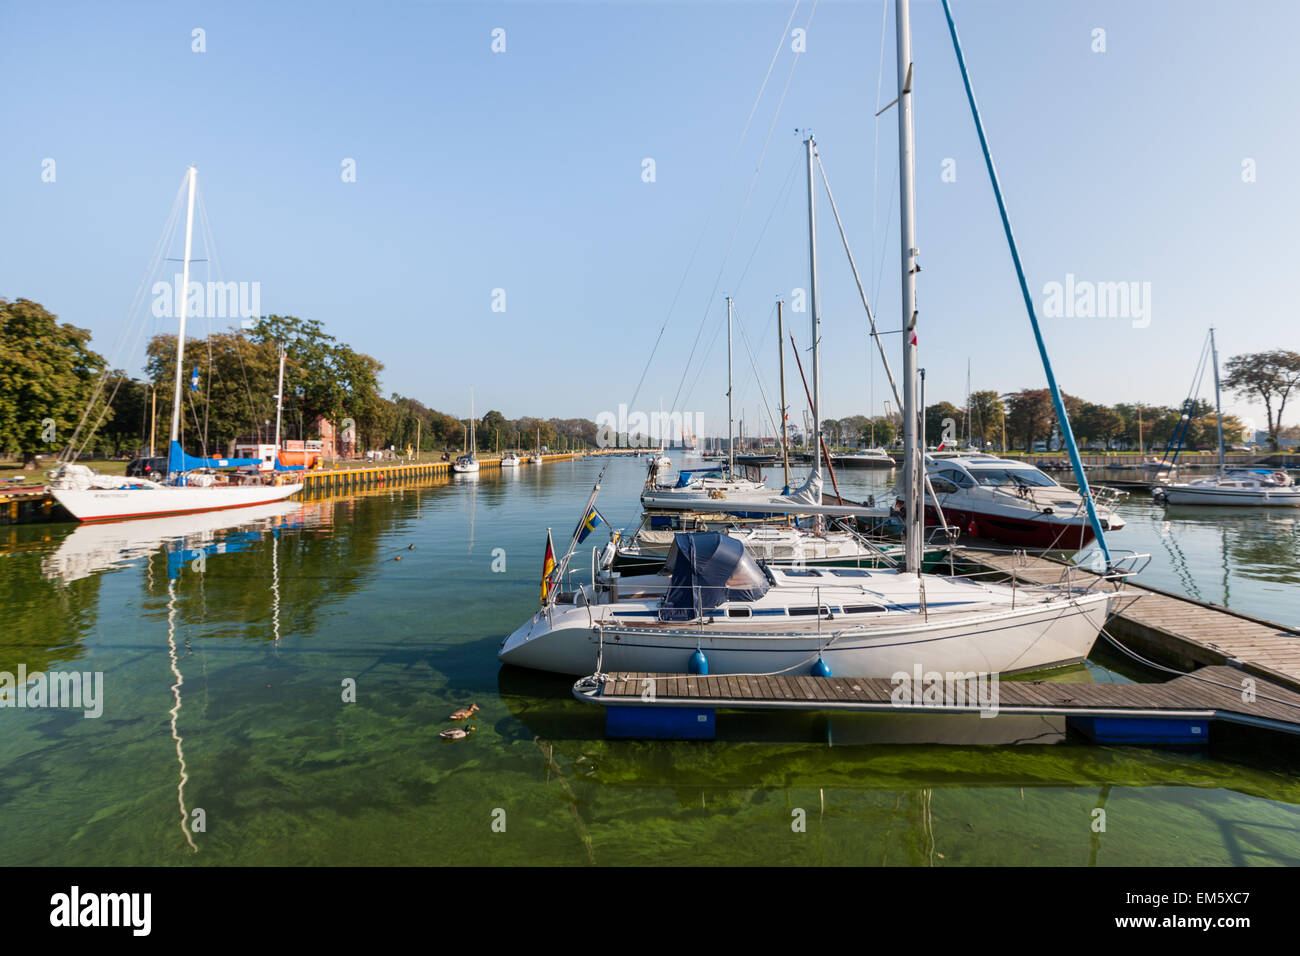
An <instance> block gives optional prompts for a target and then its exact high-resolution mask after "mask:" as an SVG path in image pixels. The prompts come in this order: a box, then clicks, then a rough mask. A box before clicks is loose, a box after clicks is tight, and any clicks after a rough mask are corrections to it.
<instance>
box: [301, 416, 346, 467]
mask: <svg viewBox="0 0 1300 956" xmlns="http://www.w3.org/2000/svg"><path fill="white" fill-rule="evenodd" d="M307 427H308V430H309V431H313V432H317V433H318V434H319V435H320V440H321V448H322V449H323V451H324V453H325V456H326V457H327V458H351V457H353V456H354V455H356V453H357V428H356V426H355V425H353V426H352V427H351V428H348V429H345V430H344V431H343V432H342V433H340V432H339V431H338V430H337V429H335V427H334V423H333V422H331V421H330V420H329V419H328V418H326V417H325V416H324V415H317V416H316V417H315V418H314V419H313V420H312V422H311V424H309V425H308V426H307Z"/></svg>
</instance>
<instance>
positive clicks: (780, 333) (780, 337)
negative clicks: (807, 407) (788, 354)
mask: <svg viewBox="0 0 1300 956" xmlns="http://www.w3.org/2000/svg"><path fill="white" fill-rule="evenodd" d="M783 305H785V303H784V302H782V301H781V300H780V299H777V300H776V354H777V355H778V356H780V359H781V462H782V464H783V465H784V466H785V491H786V493H787V494H789V492H790V446H789V444H788V443H787V442H786V433H785V420H786V418H787V417H788V416H787V414H786V412H787V411H788V406H787V405H786V404H785V331H784V329H785V326H784V325H783V324H782V322H783V320H782V318H781V307H782V306H783Z"/></svg>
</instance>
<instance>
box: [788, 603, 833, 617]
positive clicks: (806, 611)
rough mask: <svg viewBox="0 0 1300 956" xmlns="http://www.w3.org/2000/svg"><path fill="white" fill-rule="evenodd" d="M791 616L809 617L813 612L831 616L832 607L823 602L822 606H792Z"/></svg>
mask: <svg viewBox="0 0 1300 956" xmlns="http://www.w3.org/2000/svg"><path fill="white" fill-rule="evenodd" d="M789 613H790V616H791V617H801V616H803V617H807V616H811V615H813V614H820V615H821V616H822V617H830V615H831V609H830V608H829V607H827V606H826V605H825V604H823V605H822V606H821V607H792V608H790V612H789Z"/></svg>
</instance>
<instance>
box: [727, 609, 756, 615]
mask: <svg viewBox="0 0 1300 956" xmlns="http://www.w3.org/2000/svg"><path fill="white" fill-rule="evenodd" d="M753 616H754V612H753V611H751V610H750V609H749V608H747V607H729V608H727V617H753Z"/></svg>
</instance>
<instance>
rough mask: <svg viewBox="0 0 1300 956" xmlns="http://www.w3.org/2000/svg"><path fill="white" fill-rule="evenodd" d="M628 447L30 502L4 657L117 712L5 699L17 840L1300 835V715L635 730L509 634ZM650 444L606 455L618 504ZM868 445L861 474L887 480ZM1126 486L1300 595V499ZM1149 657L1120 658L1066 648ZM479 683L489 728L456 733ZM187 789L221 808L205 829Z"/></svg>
mask: <svg viewBox="0 0 1300 956" xmlns="http://www.w3.org/2000/svg"><path fill="white" fill-rule="evenodd" d="M598 468H599V463H598V462H567V463H559V464H552V465H546V466H543V467H541V468H533V467H527V468H522V469H519V470H518V472H517V473H513V474H512V473H510V472H506V473H505V474H492V473H488V472H484V473H483V474H481V475H479V476H477V478H473V477H471V478H469V479H468V480H461V481H447V482H442V483H438V484H427V485H421V486H403V487H394V488H393V489H390V490H383V491H374V492H370V493H368V494H363V495H361V496H358V497H355V498H347V499H328V500H321V501H314V502H306V503H304V504H301V505H298V504H294V505H290V506H287V507H283V508H278V507H272V508H270V509H268V510H266V511H262V512H258V515H259V517H257V519H256V520H248V519H247V518H244V517H235V518H231V517H229V516H225V517H214V518H210V519H207V522H208V523H207V526H206V527H203V528H199V527H196V525H197V524H199V523H200V519H194V518H190V519H172V520H164V521H163V522H162V523H161V524H159V523H155V522H128V523H126V524H122V525H115V526H110V527H108V528H90V527H87V528H79V529H75V530H74V529H73V527H72V526H51V525H46V526H22V527H12V528H3V529H0V553H2V554H3V556H0V600H2V601H3V607H4V611H5V614H4V623H5V628H4V630H3V632H0V670H2V671H10V672H14V671H16V670H17V668H18V665H19V664H25V665H26V667H27V669H28V670H29V671H33V670H38V669H42V668H51V669H58V670H65V671H66V670H74V669H75V670H78V671H102V672H103V673H104V685H105V703H104V712H103V716H102V717H100V718H99V719H84V718H83V717H82V716H81V713H80V711H69V710H26V709H24V710H18V709H0V727H2V728H3V730H2V732H0V862H2V863H5V864H40V863H60V864H123V865H134V864H178V865H205V864H261V863H282V864H349V863H358V864H385V863H403V864H423V863H490V864H529V863H538V864H547V863H562V864H569V863H571V864H589V863H596V864H651V865H654V864H683V863H685V864H691V863H733V864H764V863H811V864H820V863H824V864H848V863H866V864H877V863H884V864H904V865H952V864H968V863H982V864H1061V865H1086V864H1089V863H1097V864H1101V865H1125V864H1157V865H1160V864H1291V865H1295V864H1297V863H1300V760H1298V759H1297V758H1296V757H1295V756H1294V754H1295V752H1296V750H1295V747H1294V745H1293V744H1292V743H1291V742H1281V743H1279V742H1278V741H1270V742H1267V743H1256V742H1251V741H1236V742H1233V741H1226V740H1221V741H1219V742H1217V743H1216V746H1215V747H1214V748H1213V749H1211V750H1210V751H1208V752H1192V753H1177V752H1167V751H1160V750H1147V749H1142V748H1115V747H1094V746H1089V745H1086V744H1080V743H1075V742H1073V740H1071V741H1068V742H1067V741H1064V740H1063V737H1062V735H1061V727H1060V725H1059V724H1058V723H1056V722H1052V721H1045V720H1037V719H1035V720H1032V721H1028V722H1022V723H1020V724H1015V723H1012V722H1010V721H1009V719H1008V718H999V719H998V720H996V721H980V720H979V719H978V718H971V719H969V720H967V719H964V718H940V719H937V720H929V721H922V720H918V719H915V718H901V717H900V718H892V717H868V716H858V717H856V718H853V717H844V718H841V717H838V716H837V717H835V718H834V719H827V718H826V717H824V716H821V715H798V716H781V717H776V716H772V715H764V714H753V715H733V714H724V715H722V717H720V719H719V734H720V738H719V740H718V741H716V742H711V743H699V742H691V743H685V742H684V743H669V742H610V741H606V740H605V739H604V738H603V733H602V729H603V720H602V714H601V713H600V712H599V710H597V709H595V708H591V707H589V706H587V705H583V704H579V703H577V702H576V701H574V700H573V699H572V698H571V696H570V695H569V685H570V683H571V682H570V681H569V680H568V679H564V678H551V677H547V676H545V675H538V674H532V673H529V672H523V671H517V670H503V669H502V668H501V667H500V666H499V665H498V664H497V661H496V649H497V645H498V644H499V642H500V640H501V638H502V636H504V635H505V634H506V633H508V632H509V631H510V630H512V629H513V628H514V627H515V626H517V625H518V624H519V623H520V622H521V621H522V620H523V619H524V618H526V617H527V616H528V615H529V614H530V613H532V611H533V609H534V608H535V607H536V603H537V580H538V577H539V573H540V563H541V555H542V549H543V546H544V543H545V537H546V529H547V527H548V526H549V527H551V528H552V529H553V530H554V535H555V539H556V543H557V547H563V542H564V541H565V540H567V536H568V534H569V533H570V532H571V530H572V528H573V525H574V523H575V521H576V519H577V512H578V510H579V509H580V508H581V506H582V503H583V502H584V501H585V500H586V494H587V492H588V491H589V489H590V486H591V484H592V482H593V480H594V477H595V474H596V472H597V470H598ZM642 468H643V462H640V461H634V460H616V461H614V462H612V463H611V464H610V467H609V473H608V474H607V477H606V481H605V486H604V489H603V491H602V495H601V499H600V506H601V510H602V511H603V512H604V513H605V515H606V516H607V517H608V518H610V519H611V521H612V522H613V523H615V524H616V525H617V524H620V523H624V522H631V521H633V520H634V518H635V516H636V510H637V506H636V491H637V489H638V488H639V486H640V483H641V478H642V474H643V471H642ZM841 477H842V486H843V488H844V490H845V493H846V494H848V495H849V496H850V497H857V496H859V495H865V494H866V493H868V492H869V491H878V490H883V488H884V486H885V483H886V479H885V477H884V476H879V475H876V474H873V473H866V472H859V473H856V474H850V475H843V476H841ZM1123 509H1124V513H1125V515H1126V517H1127V518H1128V519H1129V520H1130V525H1129V527H1128V528H1127V529H1126V530H1125V531H1124V532H1122V534H1121V535H1117V536H1116V539H1115V546H1116V547H1127V548H1131V549H1135V550H1140V551H1146V552H1150V553H1152V555H1153V563H1152V565H1151V567H1150V568H1149V569H1148V570H1147V571H1146V572H1145V573H1144V575H1143V580H1145V581H1149V582H1150V583H1152V584H1155V585H1157V586H1161V587H1167V588H1170V589H1172V590H1178V591H1183V592H1185V593H1189V594H1193V595H1195V596H1198V597H1201V598H1204V599H1206V600H1211V601H1224V600H1225V599H1226V601H1227V603H1228V604H1229V605H1230V606H1232V607H1236V608H1240V609H1242V610H1245V611H1249V612H1252V613H1255V614H1258V615H1261V616H1264V617H1268V618H1272V619H1276V620H1280V621H1285V622H1287V623H1291V624H1300V602H1298V601H1297V600H1296V598H1295V594H1296V591H1295V590H1294V589H1295V585H1296V583H1297V581H1296V579H1297V574H1298V572H1297V570H1296V569H1297V565H1300V560H1298V558H1300V528H1298V526H1297V525H1298V522H1297V518H1300V516H1282V515H1265V514H1260V513H1257V512H1233V513H1227V514H1219V513H1217V512H1214V513H1212V512H1210V511H1207V510H1200V511H1192V510H1190V509H1187V510H1186V513H1179V512H1176V511H1174V510H1170V511H1169V512H1167V513H1166V511H1165V510H1164V509H1161V508H1157V507H1156V506H1154V505H1152V504H1149V503H1148V502H1147V501H1145V500H1144V499H1143V498H1141V497H1140V496H1135V497H1133V498H1131V499H1130V500H1129V501H1128V502H1127V503H1125V504H1124V505H1123ZM176 522H179V524H177V523H176ZM182 534H184V535H186V536H185V537H184V538H183V539H182V538H180V537H178V535H182ZM595 540H596V539H595V538H592V539H589V542H588V543H589V544H590V543H594V542H595ZM602 543H603V538H602ZM411 546H414V547H413V548H412V547H411ZM398 558H400V559H401V560H396V559H398ZM502 562H504V571H498V570H494V563H495V565H496V566H497V567H498V568H500V566H501V564H502ZM178 675H179V677H178ZM1145 676H1146V677H1147V679H1149V675H1145ZM1143 677H1144V675H1141V674H1135V673H1133V672H1131V671H1128V670H1126V669H1124V668H1123V667H1122V665H1120V664H1119V663H1118V662H1116V661H1114V660H1111V659H1108V658H1101V657H1099V659H1098V660H1097V661H1095V662H1093V663H1090V664H1089V665H1088V667H1086V668H1083V667H1080V668H1077V669H1075V670H1074V671H1072V672H1069V673H1064V674H1058V675H1056V679H1062V680H1126V679H1133V678H1137V679H1143ZM348 679H351V680H354V681H355V682H356V702H355V703H345V702H344V701H343V700H342V696H343V687H344V682H345V681H346V680H348ZM471 702H474V703H477V704H478V705H479V707H480V708H481V709H480V711H479V713H478V714H476V715H475V718H474V720H473V721H472V723H473V724H474V726H475V727H476V731H475V733H474V734H473V735H472V736H471V737H470V738H468V739H466V740H462V741H454V742H447V741H443V740H441V739H440V738H439V736H438V732H439V731H440V730H442V729H444V728H446V727H448V726H451V722H450V721H448V720H447V719H446V717H447V715H448V714H449V713H451V711H453V710H455V709H458V708H460V707H465V706H468V705H469V704H470V703H471ZM1017 742H1018V743H1017ZM1096 807H1103V808H1104V809H1105V810H1106V812H1107V817H1106V822H1107V825H1106V831H1105V832H1104V833H1094V832H1093V831H1092V829H1091V826H1090V824H1091V821H1092V819H1093V817H1092V811H1093V809H1094V808H1096ZM182 808H184V812H185V814H186V817H187V818H189V819H193V816H192V814H193V812H194V811H195V810H201V811H202V814H201V816H202V818H203V822H204V824H205V827H206V829H205V830H204V831H203V832H193V833H191V834H187V832H186V831H185V830H184V829H183V828H182V826H181V821H182ZM799 810H802V811H804V813H805V814H806V819H807V824H806V832H803V833H796V832H793V830H792V827H791V822H792V820H793V819H794V818H795V812H796V811H799ZM503 816H504V821H505V832H495V831H494V829H493V822H494V820H498V821H499V820H501V818H502V817H503ZM498 828H499V824H498ZM191 841H192V846H191Z"/></svg>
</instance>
